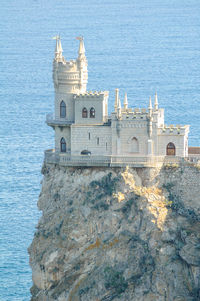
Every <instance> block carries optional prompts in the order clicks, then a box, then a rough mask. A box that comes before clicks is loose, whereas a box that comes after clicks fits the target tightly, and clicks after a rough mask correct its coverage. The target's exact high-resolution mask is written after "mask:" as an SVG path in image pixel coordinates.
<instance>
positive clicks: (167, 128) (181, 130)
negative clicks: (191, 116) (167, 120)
mask: <svg viewBox="0 0 200 301" xmlns="http://www.w3.org/2000/svg"><path fill="white" fill-rule="evenodd" d="M188 132H189V125H184V126H181V125H173V124H171V125H164V126H163V128H162V130H161V134H166V135H169V134H175V135H185V133H188Z"/></svg>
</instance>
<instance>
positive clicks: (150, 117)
mask: <svg viewBox="0 0 200 301" xmlns="http://www.w3.org/2000/svg"><path fill="white" fill-rule="evenodd" d="M148 110H149V126H148V128H149V138H151V136H152V103H151V96H150V97H149V107H148Z"/></svg>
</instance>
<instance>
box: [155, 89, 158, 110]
mask: <svg viewBox="0 0 200 301" xmlns="http://www.w3.org/2000/svg"><path fill="white" fill-rule="evenodd" d="M154 109H155V110H156V111H157V110H158V96H157V92H156V94H155V103H154Z"/></svg>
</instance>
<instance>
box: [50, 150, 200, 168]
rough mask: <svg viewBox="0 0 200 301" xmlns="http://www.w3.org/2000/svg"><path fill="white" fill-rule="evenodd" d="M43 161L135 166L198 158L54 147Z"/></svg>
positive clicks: (190, 160) (193, 161) (190, 161)
mask: <svg viewBox="0 0 200 301" xmlns="http://www.w3.org/2000/svg"><path fill="white" fill-rule="evenodd" d="M45 162H46V163H54V164H60V165H66V166H111V167H112V166H113V167H115V166H116V167H120V166H126V165H130V166H133V167H134V166H135V167H145V166H146V167H153V166H157V165H162V164H179V163H183V164H188V163H192V164H198V163H200V160H199V158H190V157H187V158H182V157H177V156H175V157H174V156H155V157H154V156H152V157H151V156H150V157H133V156H101V155H100V156H93V155H71V154H70V153H57V152H55V150H54V149H50V150H46V151H45Z"/></svg>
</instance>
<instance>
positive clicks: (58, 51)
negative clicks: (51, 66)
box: [53, 36, 63, 62]
mask: <svg viewBox="0 0 200 301" xmlns="http://www.w3.org/2000/svg"><path fill="white" fill-rule="evenodd" d="M53 39H56V47H55V61H56V62H60V61H62V59H63V56H62V53H63V50H62V45H61V40H60V36H56V37H54V38H53Z"/></svg>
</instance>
